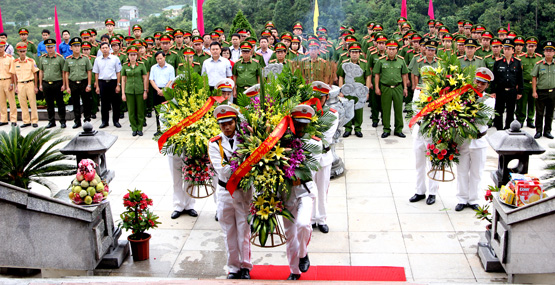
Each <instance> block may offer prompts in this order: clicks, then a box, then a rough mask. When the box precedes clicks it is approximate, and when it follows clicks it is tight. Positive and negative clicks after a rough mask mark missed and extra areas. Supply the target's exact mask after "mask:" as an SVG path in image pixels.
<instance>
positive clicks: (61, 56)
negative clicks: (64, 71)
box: [56, 53, 64, 58]
mask: <svg viewBox="0 0 555 285" xmlns="http://www.w3.org/2000/svg"><path fill="white" fill-rule="evenodd" d="M56 55H59V56H61V57H62V58H64V56H63V55H61V54H59V53H56Z"/></svg>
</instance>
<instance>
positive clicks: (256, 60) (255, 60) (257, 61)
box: [251, 58, 260, 63]
mask: <svg viewBox="0 0 555 285" xmlns="http://www.w3.org/2000/svg"><path fill="white" fill-rule="evenodd" d="M251 60H252V61H254V62H256V63H260V61H259V60H258V59H256V58H251Z"/></svg>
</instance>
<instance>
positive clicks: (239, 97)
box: [236, 92, 251, 107]
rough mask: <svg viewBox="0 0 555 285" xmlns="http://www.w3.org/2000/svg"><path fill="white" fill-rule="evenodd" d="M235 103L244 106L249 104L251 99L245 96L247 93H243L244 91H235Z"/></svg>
mask: <svg viewBox="0 0 555 285" xmlns="http://www.w3.org/2000/svg"><path fill="white" fill-rule="evenodd" d="M237 93H238V94H237V101H236V103H237V105H239V106H240V107H246V106H249V105H250V103H251V99H250V98H249V97H247V95H245V94H244V93H239V92H237Z"/></svg>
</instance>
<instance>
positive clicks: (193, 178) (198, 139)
mask: <svg viewBox="0 0 555 285" xmlns="http://www.w3.org/2000/svg"><path fill="white" fill-rule="evenodd" d="M164 97H165V98H166V100H167V102H166V103H164V104H160V105H159V106H157V108H158V110H159V113H160V121H161V124H162V129H166V130H167V129H171V128H172V127H174V126H176V125H178V124H180V122H182V121H183V120H184V119H186V118H188V117H189V116H191V115H193V113H195V112H197V111H198V110H199V109H201V108H203V106H204V105H205V103H206V102H207V100H208V99H209V97H210V90H209V89H208V83H207V81H206V77H201V76H200V75H198V74H196V73H194V72H191V69H190V68H189V69H188V71H186V72H185V73H183V74H181V75H179V76H177V77H176V79H175V81H174V83H173V85H172V87H171V88H164ZM215 107H216V105H213V106H211V107H210V108H209V109H208V110H207V112H206V113H205V114H204V115H203V116H202V117H201V118H199V119H198V120H197V121H195V122H194V123H192V124H191V125H189V126H187V127H184V128H183V129H181V130H180V131H179V132H177V133H175V134H173V135H171V136H170V137H168V138H167V141H166V142H165V144H164V146H163V147H162V149H161V153H162V154H164V155H166V154H173V155H178V156H181V155H182V156H183V158H184V167H183V174H184V180H185V182H186V183H188V185H189V187H188V189H187V193H188V194H189V195H191V196H192V197H193V198H205V197H208V196H210V195H211V194H212V193H213V192H214V187H213V186H212V177H213V176H214V170H213V168H212V165H211V164H210V163H209V162H210V160H209V157H208V141H209V140H210V138H212V137H214V136H216V135H218V134H219V133H220V128H219V126H218V123H217V121H216V119H215V118H214V117H213V116H212V113H213V111H214V109H215ZM159 138H160V136H158V137H155V140H158V139H159Z"/></svg>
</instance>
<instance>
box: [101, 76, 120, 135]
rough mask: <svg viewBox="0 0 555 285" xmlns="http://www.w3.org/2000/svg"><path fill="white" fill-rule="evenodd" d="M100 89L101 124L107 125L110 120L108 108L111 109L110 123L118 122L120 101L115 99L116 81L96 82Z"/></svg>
mask: <svg viewBox="0 0 555 285" xmlns="http://www.w3.org/2000/svg"><path fill="white" fill-rule="evenodd" d="M98 85H99V86H98V87H99V88H100V114H101V115H102V122H103V123H105V124H108V121H109V119H110V108H112V121H113V122H114V123H118V122H119V103H120V101H121V99H120V100H118V98H117V97H116V96H117V94H116V87H117V80H116V79H112V80H100V79H99V80H98Z"/></svg>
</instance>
